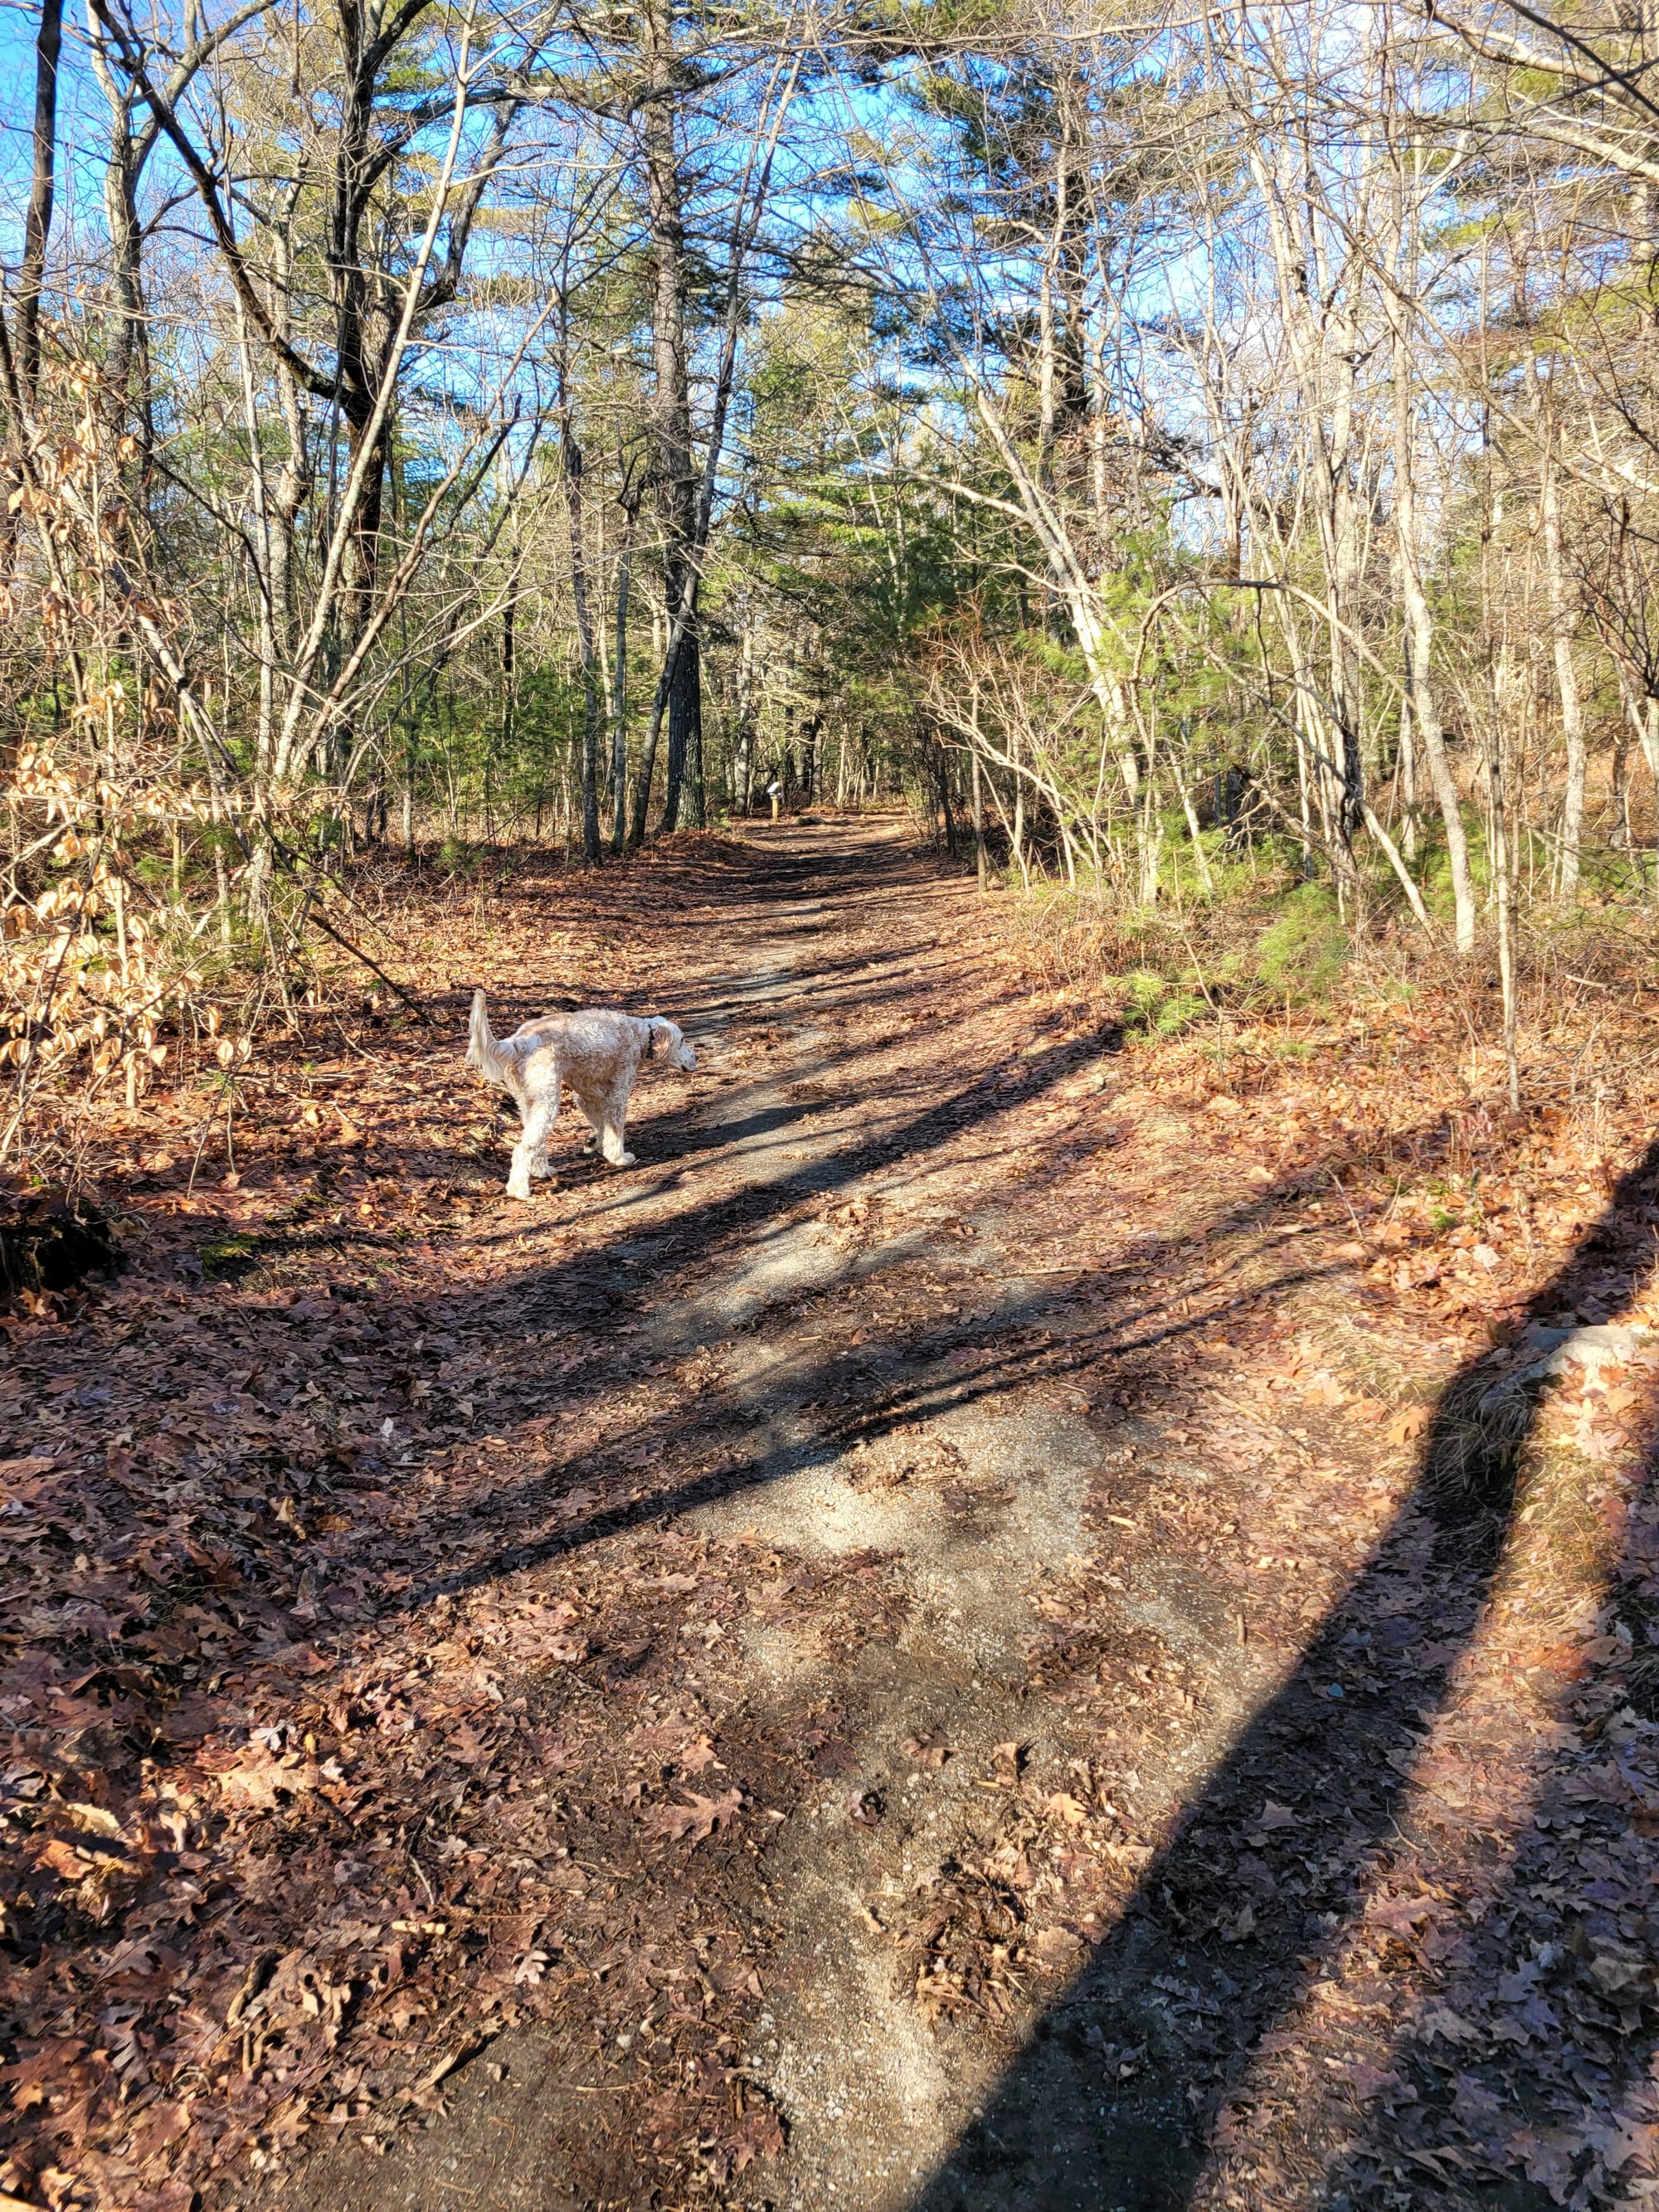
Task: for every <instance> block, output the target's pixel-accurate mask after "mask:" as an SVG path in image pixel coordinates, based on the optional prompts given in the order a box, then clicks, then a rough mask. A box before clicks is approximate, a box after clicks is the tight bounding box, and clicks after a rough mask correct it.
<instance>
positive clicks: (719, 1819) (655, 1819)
mask: <svg viewBox="0 0 1659 2212" xmlns="http://www.w3.org/2000/svg"><path fill="white" fill-rule="evenodd" d="M742 1809H743V1792H742V1790H724V1791H722V1792H721V1794H720V1796H718V1797H704V1796H700V1795H699V1794H698V1793H697V1792H696V1790H691V1791H690V1792H689V1793H688V1801H687V1802H684V1803H683V1804H678V1805H677V1804H673V1803H668V1804H664V1805H656V1806H653V1808H651V1810H650V1811H649V1812H648V1813H647V1814H646V1816H645V1820H644V1824H643V1825H644V1829H645V1832H646V1834H647V1835H648V1836H663V1837H665V1838H667V1839H668V1840H669V1841H670V1842H671V1843H677V1844H682V1843H690V1844H691V1845H692V1846H693V1848H694V1849H695V1847H696V1845H697V1844H704V1843H707V1842H708V1838H710V1837H711V1836H712V1835H714V1834H715V1833H716V1832H717V1831H719V1830H720V1829H723V1828H729V1827H730V1826H732V1823H733V1821H734V1820H736V1819H737V1817H738V1814H739V1813H740V1812H741V1811H742Z"/></svg>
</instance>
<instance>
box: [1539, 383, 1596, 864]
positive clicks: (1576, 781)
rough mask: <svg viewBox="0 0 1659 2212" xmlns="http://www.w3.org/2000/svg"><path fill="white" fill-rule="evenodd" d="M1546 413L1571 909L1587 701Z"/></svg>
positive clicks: (1547, 518) (1547, 533) (1546, 497)
mask: <svg viewBox="0 0 1659 2212" xmlns="http://www.w3.org/2000/svg"><path fill="white" fill-rule="evenodd" d="M1543 412H1544V416H1545V421H1544V424H1543V429H1544V441H1545V453H1544V476H1543V483H1542V486H1541V490H1540V495H1539V504H1540V506H1541V509H1542V520H1543V524H1544V565H1545V569H1546V573H1547V582H1548V586H1549V595H1550V634H1551V642H1552V645H1553V650H1554V654H1555V683H1556V690H1557V691H1558V693H1559V697H1560V702H1561V735H1562V737H1563V738H1564V739H1565V744H1566V749H1567V784H1566V790H1565V793H1563V795H1562V802H1561V870H1560V875H1559V878H1558V896H1559V900H1560V902H1561V904H1562V905H1563V906H1564V907H1572V906H1576V905H1577V902H1578V860H1579V848H1580V847H1581V845H1582V844H1583V836H1584V780H1585V773H1586V769H1587V767H1588V750H1587V748H1586V746H1585V744H1584V706H1583V698H1582V697H1581V696H1580V694H1579V690H1578V671H1577V669H1576V668H1575V667H1574V666H1573V661H1572V630H1573V604H1572V590H1571V585H1570V583H1569V581H1568V578H1567V571H1566V564H1565V561H1564V560H1563V558H1562V551H1561V494H1560V486H1559V480H1558V478H1557V475H1556V468H1555V453H1554V425H1553V422H1552V421H1551V420H1550V413H1551V410H1550V409H1549V408H1548V407H1547V406H1546V408H1545V409H1544V410H1543Z"/></svg>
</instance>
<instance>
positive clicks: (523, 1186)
mask: <svg viewBox="0 0 1659 2212" xmlns="http://www.w3.org/2000/svg"><path fill="white" fill-rule="evenodd" d="M507 1196H508V1197H509V1198H521V1199H523V1200H525V1202H526V1205H527V1204H528V1203H529V1200H530V1178H529V1176H513V1180H512V1181H511V1182H509V1183H508V1184H507Z"/></svg>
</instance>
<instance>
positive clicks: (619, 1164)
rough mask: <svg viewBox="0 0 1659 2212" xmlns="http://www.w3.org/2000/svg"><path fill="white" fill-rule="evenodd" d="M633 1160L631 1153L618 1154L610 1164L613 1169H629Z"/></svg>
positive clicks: (633, 1156)
mask: <svg viewBox="0 0 1659 2212" xmlns="http://www.w3.org/2000/svg"><path fill="white" fill-rule="evenodd" d="M634 1159H635V1155H634V1154H633V1153H632V1152H618V1153H617V1156H616V1158H614V1159H613V1160H612V1161H611V1166H612V1167H613V1168H631V1167H632V1166H633V1164H634Z"/></svg>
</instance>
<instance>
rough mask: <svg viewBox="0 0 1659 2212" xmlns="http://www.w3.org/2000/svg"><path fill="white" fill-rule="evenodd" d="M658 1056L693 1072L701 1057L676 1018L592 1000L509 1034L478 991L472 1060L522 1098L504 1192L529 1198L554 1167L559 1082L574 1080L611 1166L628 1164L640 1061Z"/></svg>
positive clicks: (471, 1033) (488, 1079) (469, 1043)
mask: <svg viewBox="0 0 1659 2212" xmlns="http://www.w3.org/2000/svg"><path fill="white" fill-rule="evenodd" d="M659 1055H660V1056H661V1058H662V1059H663V1060H664V1061H665V1064H666V1065H667V1066H670V1067H678V1068H680V1069H682V1070H684V1073H686V1074H688V1075H689V1074H690V1073H691V1071H692V1069H693V1068H694V1067H696V1064H697V1055H696V1051H695V1050H694V1049H693V1048H692V1047H691V1046H690V1045H689V1044H688V1043H687V1042H686V1041H685V1038H684V1036H683V1035H682V1034H681V1031H680V1030H679V1027H678V1024H676V1023H674V1022H670V1021H665V1020H664V1019H663V1018H662V1016H661V1015H660V1014H653V1015H650V1016H648V1017H642V1016H641V1015H639V1014H615V1013H612V1012H610V1011H609V1009H608V1008H605V1007H599V1006H594V1007H588V1008H586V1009H585V1010H584V1011H583V1012H580V1013H574V1014H544V1015H543V1016H542V1018H541V1019H540V1020H539V1021H537V1022H526V1023H525V1024H524V1025H523V1026H522V1027H521V1028H520V1029H516V1030H513V1034H512V1036H508V1037H496V1036H492V1035H491V1034H490V1029H489V1015H488V1013H487V1012H485V1009H484V994H483V992H482V991H475V992H474V993H473V994H472V1022H471V1029H470V1030H469V1032H468V1036H467V1046H466V1060H467V1066H469V1067H476V1068H477V1071H478V1073H480V1075H482V1076H483V1078H484V1079H485V1081H486V1082H488V1083H495V1084H498V1085H500V1086H501V1089H502V1090H503V1091H507V1092H509V1093H510V1094H511V1095H512V1097H513V1098H514V1099H516V1100H517V1102H518V1107H519V1115H520V1120H521V1121H522V1122H523V1124H524V1133H523V1134H522V1135H521V1136H520V1139H519V1141H518V1143H517V1145H516V1146H514V1147H513V1172H512V1174H511V1176H508V1178H507V1196H508V1197H509V1198H528V1197H529V1195H530V1178H531V1176H544V1175H547V1174H550V1172H551V1170H550V1169H549V1167H548V1164H547V1138H548V1132H549V1131H550V1129H551V1128H552V1127H553V1123H554V1121H555V1119H556V1116H557V1114H558V1111H559V1086H560V1085H561V1084H562V1083H564V1084H568V1085H569V1086H570V1088H571V1090H572V1091H574V1093H575V1097H576V1103H577V1104H578V1105H579V1106H580V1108H581V1109H582V1111H583V1113H584V1114H586V1116H587V1118H588V1121H589V1122H590V1123H591V1124H592V1130H593V1134H592V1137H590V1138H589V1139H588V1143H589V1144H590V1145H592V1143H594V1142H595V1141H596V1140H597V1142H598V1144H599V1149H600V1150H601V1152H603V1153H604V1154H605V1158H606V1159H607V1160H609V1161H610V1163H611V1166H612V1167H613V1168H631V1167H632V1166H633V1164H634V1155H633V1153H632V1152H629V1151H627V1150H625V1148H624V1146H623V1127H624V1125H625V1123H626V1121H627V1120H628V1101H629V1096H630V1094H631V1092H632V1091H633V1088H634V1085H635V1083H636V1082H637V1081H638V1080H639V1074H640V1070H641V1067H643V1066H644V1065H645V1063H646V1061H647V1060H654V1059H656V1058H657V1057H659Z"/></svg>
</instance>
